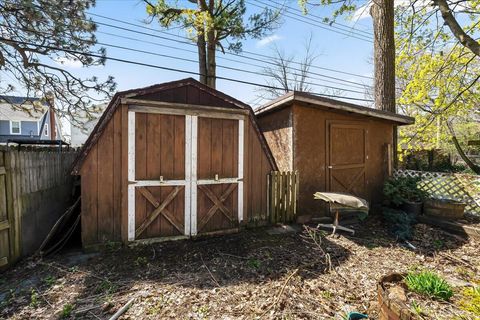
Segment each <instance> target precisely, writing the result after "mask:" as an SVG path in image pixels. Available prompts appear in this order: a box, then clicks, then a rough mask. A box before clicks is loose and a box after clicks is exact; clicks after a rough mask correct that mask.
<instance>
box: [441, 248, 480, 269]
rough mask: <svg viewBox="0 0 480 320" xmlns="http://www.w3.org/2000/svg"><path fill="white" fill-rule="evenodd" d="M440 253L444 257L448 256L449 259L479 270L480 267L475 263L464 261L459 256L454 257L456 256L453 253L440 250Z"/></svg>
mask: <svg viewBox="0 0 480 320" xmlns="http://www.w3.org/2000/svg"><path fill="white" fill-rule="evenodd" d="M438 255H439V256H441V257H444V258H446V259H448V260H450V261H455V262H459V263H462V264H463V265H466V266H468V267H470V268H472V269H473V270H479V269H478V268H477V267H476V266H474V265H473V264H471V263H468V262H467V261H464V260H462V259H460V258H457V257H454V256H452V255H449V254H448V253H445V252H439V253H438Z"/></svg>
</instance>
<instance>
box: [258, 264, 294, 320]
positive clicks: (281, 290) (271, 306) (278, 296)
mask: <svg viewBox="0 0 480 320" xmlns="http://www.w3.org/2000/svg"><path fill="white" fill-rule="evenodd" d="M297 272H298V269H295V270H294V271H293V272H292V273H291V274H290V275H289V276H288V278H287V279H286V280H285V282H284V283H283V286H282V288H281V289H280V292H279V293H278V295H277V297H276V298H275V301H273V303H272V304H271V305H270V307H268V308H267V310H265V312H264V313H262V315H261V316H260V318H263V316H264V315H266V314H267V312H268V311H270V310H271V309H272V308H275V305H276V304H277V303H278V301H279V300H280V298H281V296H282V295H283V291H285V288H286V287H287V284H288V282H290V279H292V277H293V276H294V275H295V274H297Z"/></svg>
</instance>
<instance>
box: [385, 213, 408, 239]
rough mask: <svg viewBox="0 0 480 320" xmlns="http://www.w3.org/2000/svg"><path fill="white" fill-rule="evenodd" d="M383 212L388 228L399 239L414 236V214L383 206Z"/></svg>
mask: <svg viewBox="0 0 480 320" xmlns="http://www.w3.org/2000/svg"><path fill="white" fill-rule="evenodd" d="M382 214H383V219H384V220H385V223H386V224H387V225H388V229H389V230H390V232H391V233H392V234H393V235H394V236H395V237H396V238H397V239H398V240H404V241H405V240H410V239H412V238H413V228H412V224H413V223H414V222H415V219H414V217H413V216H411V215H409V214H408V213H406V212H404V211H401V210H395V209H391V208H383V209H382Z"/></svg>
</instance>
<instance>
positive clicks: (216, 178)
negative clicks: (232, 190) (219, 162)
mask: <svg viewBox="0 0 480 320" xmlns="http://www.w3.org/2000/svg"><path fill="white" fill-rule="evenodd" d="M218 180H219V179H218V173H215V181H218Z"/></svg>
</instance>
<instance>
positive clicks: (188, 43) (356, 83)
mask: <svg viewBox="0 0 480 320" xmlns="http://www.w3.org/2000/svg"><path fill="white" fill-rule="evenodd" d="M112 19H113V18H112ZM115 20H116V19H115ZM94 23H96V24H98V25H101V26H106V27H110V28H114V29H119V30H123V31H127V32H132V33H136V34H142V35H146V36H150V37H154V38H159V39H163V40H167V41H173V42H176V43H181V44H186V45H189V46H192V47H195V48H196V45H195V44H193V43H192V42H191V41H184V40H176V39H171V38H167V37H164V36H160V35H156V34H151V33H147V32H144V31H138V30H132V29H129V28H124V27H121V26H117V25H113V24H109V23H104V22H99V21H94ZM127 24H128V23H127ZM157 31H158V30H157ZM185 39H188V38H185ZM177 49H178V50H186V49H180V48H177ZM216 51H217V52H222V51H220V50H218V49H217V50H216ZM226 53H227V54H228V55H232V56H236V57H239V58H243V59H248V60H254V61H257V62H261V63H266V64H270V65H274V66H276V64H275V62H273V61H272V60H273V59H275V58H273V57H271V56H267V55H263V54H255V55H256V56H260V57H265V58H266V59H270V60H265V59H262V58H256V57H246V56H245V55H242V54H238V53H234V52H226ZM220 58H222V57H220ZM225 59H226V58H225ZM229 60H230V61H235V62H239V61H238V60H232V59H229ZM292 63H293V64H296V65H302V64H301V63H300V62H297V61H292ZM257 66H258V65H257ZM288 68H289V69H292V70H296V71H300V69H298V68H294V67H288ZM311 68H318V69H326V68H321V67H316V66H314V65H312V66H311ZM337 72H338V71H337ZM309 73H310V74H312V75H316V76H319V77H322V78H327V79H331V80H337V81H341V82H345V83H349V84H353V85H357V86H360V87H371V86H370V85H366V84H363V83H359V82H356V81H351V80H345V79H342V78H338V77H333V76H328V75H324V74H321V73H318V72H315V71H309ZM342 73H346V74H349V73H347V72H342ZM356 76H359V75H356ZM362 77H364V78H369V77H366V76H362Z"/></svg>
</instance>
